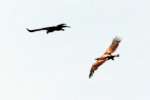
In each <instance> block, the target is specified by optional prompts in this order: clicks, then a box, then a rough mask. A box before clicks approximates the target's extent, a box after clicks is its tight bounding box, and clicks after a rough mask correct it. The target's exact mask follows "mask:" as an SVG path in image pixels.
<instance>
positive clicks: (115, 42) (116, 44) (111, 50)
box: [105, 36, 121, 54]
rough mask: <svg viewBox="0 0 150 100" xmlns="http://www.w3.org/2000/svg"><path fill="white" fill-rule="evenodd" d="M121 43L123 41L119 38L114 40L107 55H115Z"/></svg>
mask: <svg viewBox="0 0 150 100" xmlns="http://www.w3.org/2000/svg"><path fill="white" fill-rule="evenodd" d="M120 42H121V39H120V38H119V37H117V36H116V37H115V38H114V39H113V40H112V43H111V45H110V46H109V48H108V49H107V50H106V52H105V54H111V53H113V52H114V51H115V50H116V49H117V47H118V46H119V43H120Z"/></svg>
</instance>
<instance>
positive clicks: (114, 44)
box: [89, 36, 121, 78]
mask: <svg viewBox="0 0 150 100" xmlns="http://www.w3.org/2000/svg"><path fill="white" fill-rule="evenodd" d="M120 42H121V39H120V38H119V37H117V36H116V37H115V38H114V39H113V40H112V43H111V45H110V46H109V48H108V49H106V52H105V53H104V54H103V55H102V56H101V57H99V58H96V59H95V60H96V62H95V63H94V64H93V65H92V68H91V70H90V74H89V78H91V77H92V76H93V74H94V71H95V70H97V69H98V67H99V66H100V65H102V64H103V63H104V62H106V61H107V60H110V59H111V60H114V58H115V57H119V54H115V55H112V53H113V52H114V51H115V50H116V49H117V47H118V46H119V43H120Z"/></svg>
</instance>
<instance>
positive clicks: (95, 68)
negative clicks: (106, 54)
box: [89, 59, 106, 78]
mask: <svg viewBox="0 0 150 100" xmlns="http://www.w3.org/2000/svg"><path fill="white" fill-rule="evenodd" d="M105 61H106V59H103V60H97V61H96V63H94V64H93V65H92V68H91V70H90V74H89V78H91V77H92V76H93V74H94V71H95V70H97V68H98V67H99V66H101V65H102V64H103V63H104V62H105Z"/></svg>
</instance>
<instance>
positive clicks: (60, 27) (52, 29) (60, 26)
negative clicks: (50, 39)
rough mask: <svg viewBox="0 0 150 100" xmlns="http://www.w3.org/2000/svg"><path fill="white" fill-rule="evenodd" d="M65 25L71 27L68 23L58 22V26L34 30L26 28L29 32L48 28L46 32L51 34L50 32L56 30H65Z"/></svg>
mask: <svg viewBox="0 0 150 100" xmlns="http://www.w3.org/2000/svg"><path fill="white" fill-rule="evenodd" d="M65 27H68V28H70V26H67V25H66V24H64V23H62V24H58V25H56V26H51V27H44V28H38V29H33V30H30V29H28V28H26V29H27V31H29V32H36V31H42V30H46V33H47V34H49V33H50V32H54V31H64V29H63V28H65Z"/></svg>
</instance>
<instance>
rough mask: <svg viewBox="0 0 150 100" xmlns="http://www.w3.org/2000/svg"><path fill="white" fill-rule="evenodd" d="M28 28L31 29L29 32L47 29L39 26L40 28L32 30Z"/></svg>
mask: <svg viewBox="0 0 150 100" xmlns="http://www.w3.org/2000/svg"><path fill="white" fill-rule="evenodd" d="M26 29H27V31H29V32H36V31H41V30H46V28H39V29H33V30H30V29H28V28H26Z"/></svg>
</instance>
